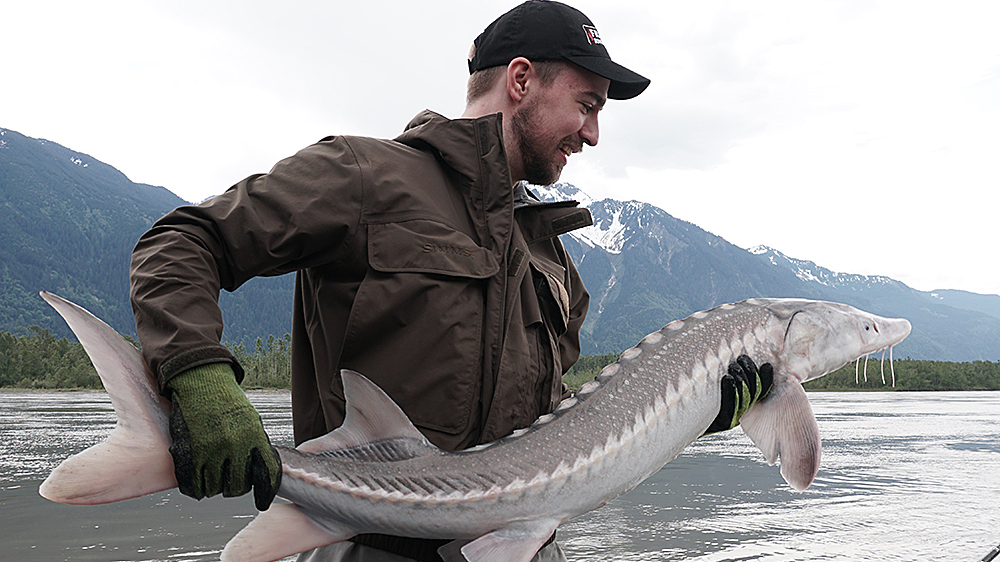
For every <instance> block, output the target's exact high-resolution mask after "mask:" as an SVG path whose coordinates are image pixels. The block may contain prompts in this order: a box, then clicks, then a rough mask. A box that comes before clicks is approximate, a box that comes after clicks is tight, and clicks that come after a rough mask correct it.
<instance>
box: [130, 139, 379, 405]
mask: <svg viewBox="0 0 1000 562" xmlns="http://www.w3.org/2000/svg"><path fill="white" fill-rule="evenodd" d="M361 192H362V175H361V171H360V167H359V166H358V163H357V161H356V159H355V157H354V154H353V152H352V151H351V148H350V145H349V144H348V142H347V141H346V140H345V139H341V138H329V139H324V140H323V141H321V142H320V143H317V144H315V145H312V146H310V147H308V148H305V149H303V150H302V151H301V152H299V153H298V154H296V155H295V156H292V157H291V158H288V159H286V160H283V161H281V162H279V163H278V164H277V165H276V166H275V167H274V168H273V169H272V170H271V171H270V172H269V173H268V174H264V175H255V176H250V177H249V178H247V179H245V180H243V181H242V182H240V183H238V184H236V185H234V186H233V187H231V188H230V189H229V190H227V191H226V192H225V193H223V194H221V195H219V196H216V197H214V198H212V199H209V200H207V201H205V202H204V203H202V204H200V205H197V206H189V207H180V208H178V209H176V210H174V211H172V212H171V213H169V214H167V215H166V216H164V217H163V218H162V219H160V220H159V221H157V222H156V224H154V225H153V227H152V228H151V229H150V230H149V231H148V232H146V233H145V234H144V235H143V236H142V237H141V238H140V239H139V241H138V243H137V244H136V247H135V249H134V250H133V252H132V263H131V270H130V280H131V291H130V297H131V300H132V309H133V313H134V315H135V322H136V329H137V331H138V334H139V340H140V341H141V343H142V352H143V356H144V358H145V359H146V362H147V363H148V364H149V366H150V369H152V371H153V373H155V374H156V376H157V379H158V381H159V383H160V385H161V388H162V385H163V384H164V383H165V382H166V381H167V380H169V379H170V378H171V377H173V376H175V375H177V374H179V373H181V372H183V371H185V370H187V369H190V368H192V367H196V366H198V365H203V364H206V363H213V362H219V361H228V362H230V363H232V364H233V367H234V370H236V372H237V377H238V378H240V379H242V369H241V368H240V367H239V365H238V364H236V361H235V359H234V358H233V356H232V354H231V353H230V352H229V350H228V349H227V348H226V347H225V346H223V345H222V344H221V343H220V340H221V337H222V328H223V323H222V313H221V311H220V309H219V304H218V299H219V291H220V289H226V290H228V291H233V290H235V289H236V288H238V287H239V286H240V285H242V284H243V283H244V282H246V281H247V280H248V279H250V278H252V277H255V276H259V275H281V274H284V273H288V272H291V271H295V270H297V269H301V268H304V267H310V266H314V265H318V264H321V263H329V262H333V261H336V260H337V259H338V256H339V254H341V253H342V252H343V247H344V242H345V240H348V239H350V238H351V237H353V236H354V235H355V234H356V233H357V228H358V223H359V217H360V212H361Z"/></svg>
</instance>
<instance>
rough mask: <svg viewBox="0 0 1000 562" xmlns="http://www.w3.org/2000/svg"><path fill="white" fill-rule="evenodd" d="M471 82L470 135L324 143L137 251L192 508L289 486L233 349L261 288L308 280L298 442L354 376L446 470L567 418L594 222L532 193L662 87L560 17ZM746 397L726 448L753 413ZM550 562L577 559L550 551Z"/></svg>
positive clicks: (572, 15) (379, 554) (352, 552)
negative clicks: (580, 253) (251, 284)
mask: <svg viewBox="0 0 1000 562" xmlns="http://www.w3.org/2000/svg"><path fill="white" fill-rule="evenodd" d="M469 70H470V73H471V77H470V81H469V94H468V105H467V109H466V111H465V113H464V115H463V116H462V118H461V119H457V120H453V121H452V120H448V119H446V118H444V117H441V116H439V115H436V114H433V113H431V112H424V113H422V114H420V115H418V116H417V117H416V118H415V119H414V120H413V121H412V122H411V123H410V124H409V126H408V127H407V129H406V131H405V132H404V133H403V134H402V135H400V136H399V137H397V138H396V139H394V140H391V141H388V140H376V139H370V138H358V137H329V138H326V139H324V140H322V141H321V142H319V143H317V144H316V145H313V146H310V147H307V148H305V149H304V150H302V151H301V152H299V153H298V154H296V155H295V156H293V157H291V158H288V159H286V160H284V161H282V162H280V163H278V164H277V165H276V166H275V167H274V168H273V169H272V170H271V172H270V173H268V174H266V175H255V176H251V177H249V178H247V179H245V180H244V181H242V182H240V183H239V184H237V185H235V186H233V187H232V188H231V189H229V190H228V191H227V192H225V193H224V194H222V195H219V196H218V197H215V198H213V199H211V200H209V201H207V202H205V203H203V204H201V205H199V206H197V207H185V208H181V209H178V210H176V211H174V212H172V213H170V214H168V215H167V216H166V217H164V218H163V219H161V220H160V221H159V222H157V224H155V225H154V226H153V228H152V229H151V230H150V231H149V232H148V233H147V234H145V235H144V236H143V237H142V238H141V239H140V241H139V242H138V244H137V246H136V249H135V251H134V253H133V261H132V301H133V308H134V311H135V317H136V325H137V328H138V331H139V336H140V339H141V341H142V343H143V354H144V356H145V358H146V360H147V362H148V363H149V365H150V367H151V368H152V369H153V372H154V373H156V375H157V376H158V378H159V381H160V383H161V386H162V391H163V393H164V394H165V395H167V396H169V397H170V398H171V400H172V401H173V405H174V408H173V413H172V414H171V434H172V436H173V440H174V444H173V446H172V447H171V453H172V455H173V457H174V464H175V470H176V473H177V477H178V483H179V485H180V489H181V491H182V492H183V493H185V494H187V495H190V496H192V497H195V498H201V497H206V496H211V495H215V494H219V493H222V494H224V495H226V496H232V495H240V494H244V493H247V492H248V491H250V489H251V488H253V491H254V496H255V500H256V503H257V507H258V508H259V509H262V510H263V509H266V508H267V507H268V505H269V504H270V502H271V500H272V499H273V498H274V495H275V492H276V490H277V487H278V485H279V483H280V474H281V472H280V461H279V460H278V457H277V454H276V452H275V451H274V450H273V448H272V447H271V446H270V444H269V442H268V440H267V436H266V435H265V434H264V432H263V428H262V426H261V423H260V420H259V416H258V415H257V413H256V411H254V409H253V407H252V406H251V405H250V403H249V402H248V401H247V400H246V397H245V395H244V394H243V393H242V391H241V389H240V388H239V386H238V384H237V382H238V380H239V379H240V378H241V377H242V370H241V368H240V366H239V365H238V364H237V363H236V361H235V360H234V359H233V357H232V356H231V354H230V353H229V351H228V350H227V349H226V348H225V347H224V346H222V345H221V344H220V343H219V338H220V337H221V333H222V319H221V314H220V312H219V309H218V304H217V299H218V292H219V290H220V289H222V288H224V289H227V290H235V289H236V288H237V287H239V286H240V285H241V284H242V283H243V282H245V281H246V280H248V279H249V278H251V277H254V276H257V275H276V274H283V273H287V272H291V271H295V272H297V277H296V285H295V309H294V325H293V330H292V410H293V424H294V429H295V441H296V443H301V442H303V441H305V440H307V439H311V438H314V437H318V436H320V435H323V434H325V433H327V432H329V431H331V430H333V429H335V428H336V427H338V426H339V425H340V424H341V422H342V421H343V417H344V397H343V396H344V395H343V389H342V386H341V382H340V379H339V374H338V373H339V372H340V370H341V369H343V368H349V369H353V370H355V371H358V372H360V373H363V374H364V375H366V376H367V377H369V378H370V379H371V380H372V381H374V382H375V383H376V384H378V385H379V386H380V387H381V388H382V389H384V390H385V391H386V392H387V393H388V394H389V395H390V396H391V397H392V398H393V399H394V400H395V401H396V402H397V403H398V404H399V405H400V406H401V407H402V408H403V410H404V411H405V412H406V414H407V416H408V417H409V418H410V419H411V420H412V421H413V423H414V425H416V426H417V427H418V428H419V429H420V430H421V431H422V432H423V433H424V434H425V435H426V436H427V437H428V439H429V440H431V441H432V442H433V443H435V444H436V445H438V446H439V447H442V448H444V449H447V450H456V449H462V448H467V447H470V446H473V445H476V444H479V443H484V442H489V441H492V440H495V439H497V438H499V437H502V436H504V435H506V434H509V433H511V432H512V431H513V430H515V429H518V428H521V427H526V426H528V425H530V424H531V422H532V421H534V420H535V419H536V418H537V417H538V416H540V415H542V414H544V413H547V412H549V411H551V410H552V409H553V408H554V407H555V405H557V404H558V403H559V401H560V399H561V398H562V396H563V388H562V384H561V375H562V374H563V373H564V372H565V371H566V370H567V369H568V368H569V367H570V366H571V365H572V364H573V363H574V362H575V361H576V359H577V357H578V356H579V351H580V347H579V331H580V326H581V325H582V323H583V319H584V315H585V314H586V311H587V305H588V300H589V297H588V295H587V292H586V291H585V290H584V288H583V285H582V283H581V281H580V277H579V275H578V274H577V271H576V268H575V267H574V266H573V263H572V262H571V260H570V259H569V257H568V256H567V254H566V251H565V249H564V248H563V247H562V245H561V243H560V242H559V239H558V236H559V235H560V234H563V233H566V232H569V231H571V230H573V229H576V228H580V227H583V226H587V225H589V224H591V223H592V221H591V218H590V215H589V213H588V212H587V211H586V210H585V209H578V208H576V206H575V204H572V203H569V204H567V203H555V204H542V203H540V202H538V201H537V200H536V199H534V198H533V197H532V196H531V195H530V194H528V192H527V191H526V189H525V188H524V185H523V183H520V182H522V180H524V181H528V182H532V183H536V184H550V183H553V182H554V181H555V180H556V179H557V178H558V177H559V175H560V173H561V171H562V168H563V166H565V165H566V162H567V160H568V158H569V157H570V156H571V155H572V154H574V153H577V152H580V151H581V150H582V148H583V146H584V145H591V146H592V145H595V144H597V142H598V136H599V129H598V115H599V113H600V111H601V109H602V108H603V107H604V105H605V102H606V101H607V99H609V98H611V99H628V98H632V97H635V96H637V95H639V94H640V93H641V92H642V91H643V90H644V89H645V88H646V86H647V85H648V84H649V81H648V80H647V79H645V78H643V77H642V76H640V75H638V74H636V73H634V72H632V71H630V70H628V69H626V68H624V67H622V66H620V65H618V64H617V63H614V62H612V60H611V58H610V57H609V56H608V53H607V50H606V49H605V47H604V46H603V45H602V43H601V40H600V36H599V34H598V32H597V29H596V28H595V27H594V25H593V24H592V22H590V20H589V19H587V18H586V16H584V15H583V14H582V13H580V12H579V11H577V10H575V9H573V8H570V7H569V6H566V5H564V4H560V3H557V2H549V1H529V2H526V3H524V4H522V5H520V6H518V7H516V8H514V9H513V10H511V11H510V12H508V13H506V14H504V15H503V16H501V17H500V18H499V19H497V20H496V21H495V22H493V23H492V24H491V25H490V26H489V27H487V28H486V30H485V31H484V32H483V33H482V34H481V35H480V36H479V37H478V38H477V39H476V41H475V43H474V46H473V50H472V52H471V53H470V56H469ZM752 375H753V378H754V379H756V376H755V375H756V373H752ZM731 386H732V389H731V391H730V392H729V393H728V396H729V399H728V400H729V401H728V403H724V405H723V408H722V409H721V410H720V419H722V420H723V422H721V423H720V424H718V425H719V427H718V428H716V429H728V428H730V427H732V426H734V425H735V423H736V422H737V420H738V417H739V415H740V414H741V413H742V411H745V409H746V408H747V407H749V404H750V403H751V402H752V399H753V398H755V397H749V398H744V394H745V392H743V391H744V390H746V389H747V388H751V387H748V386H747V385H746V384H745V383H743V384H742V385H741V386H740V385H736V384H735V383H733V384H732V385H731ZM757 388H761V386H758V387H757ZM736 398H744V399H743V400H742V401H741V400H738V399H736ZM713 427H714V426H713ZM440 544H441V542H440V541H426V540H420V539H410V538H402V537H386V536H373V535H366V536H362V537H358V538H356V539H355V541H354V543H352V544H346V543H345V544H343V545H333V546H332V547H327V548H326V549H320V550H319V551H316V552H314V553H311V554H307V555H305V556H304V558H306V557H308V558H309V559H310V560H406V559H413V560H434V559H437V554H436V549H437V547H438V546H440ZM390 553H395V554H390ZM540 556H541V557H545V558H546V559H560V558H561V553H560V552H559V550H558V546H557V545H555V543H551V544H550V545H548V546H546V547H545V548H544V549H543V551H542V552H541V553H540ZM401 557H402V558H401Z"/></svg>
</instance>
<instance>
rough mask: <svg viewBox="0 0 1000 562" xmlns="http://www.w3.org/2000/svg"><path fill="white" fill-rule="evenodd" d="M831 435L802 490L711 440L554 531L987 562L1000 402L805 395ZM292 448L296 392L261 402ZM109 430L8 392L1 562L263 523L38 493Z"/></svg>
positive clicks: (743, 447) (98, 410)
mask: <svg viewBox="0 0 1000 562" xmlns="http://www.w3.org/2000/svg"><path fill="white" fill-rule="evenodd" d="M809 397H810V401H811V402H812V404H813V409H814V411H815V413H816V418H817V420H818V422H819V427H820V434H821V435H822V437H823V445H824V449H823V460H822V465H821V468H820V472H819V475H818V477H817V479H816V482H815V483H814V484H813V485H812V487H811V488H809V490H807V491H805V492H802V493H797V492H794V491H792V490H791V489H790V488H789V487H788V486H787V485H786V484H785V483H784V482H783V481H782V479H781V476H780V475H779V473H778V469H777V467H771V466H767V464H765V463H764V462H763V460H762V456H761V454H760V452H759V451H757V449H756V448H755V447H754V446H753V444H752V443H750V441H749V439H747V438H746V436H744V435H743V434H742V432H740V431H739V430H736V431H730V432H727V433H725V434H721V435H714V436H711V437H707V438H703V439H701V440H699V441H697V442H696V443H694V444H693V445H692V446H690V447H688V449H687V450H686V451H685V452H684V453H683V454H682V455H681V456H680V457H678V458H677V459H676V460H674V461H673V462H671V463H669V464H668V465H667V466H666V467H664V468H663V469H662V470H661V471H659V472H658V473H657V474H655V475H653V476H652V477H651V478H649V479H648V480H646V481H645V482H644V483H642V484H641V485H640V486H639V487H637V488H636V489H635V490H633V491H632V492H630V493H628V494H626V495H624V496H622V497H620V498H618V499H616V500H614V501H612V502H610V503H608V504H607V505H606V506H604V507H603V508H601V509H598V510H596V511H592V512H590V513H588V514H585V515H582V516H580V517H578V518H576V519H574V520H572V521H570V522H568V523H567V524H565V525H563V526H562V527H560V529H559V540H560V543H561V544H562V545H563V548H564V550H565V551H566V554H567V557H568V558H569V559H570V560H571V561H609V560H614V561H623V562H639V561H660V560H686V561H687V560H694V561H698V562H721V561H745V560H746V561H750V560H753V561H765V562H779V561H780V562H795V561H818V560H833V561H868V560H871V561H875V560H878V561H893V560H899V561H916V560H921V561H923V560H949V561H970V562H974V561H980V560H982V559H983V557H984V556H985V555H986V554H987V553H989V552H990V550H991V549H992V548H993V547H994V546H996V545H997V543H1000V392H935V393H905V392H856V393H810V395H809ZM251 400H252V401H253V403H254V404H255V405H256V406H257V408H258V410H259V411H260V413H261V415H262V417H263V419H264V423H265V426H266V427H267V430H268V433H269V434H270V435H271V437H272V441H273V442H275V443H276V444H284V445H290V444H291V441H292V437H291V412H290V406H289V396H288V393H287V392H254V393H251ZM113 425H114V413H113V411H112V410H111V404H110V401H109V400H108V398H107V396H106V395H105V394H103V393H98V392H3V393H0V536H2V537H3V543H2V545H3V546H2V547H0V560H12V561H14V560H16V561H22V562H35V561H38V562H41V561H45V562H49V561H61V560H74V561H76V560H80V561H112V560H115V561H118V560H120V561H129V562H135V561H169V562H186V561H191V562H194V561H198V562H200V561H207V560H218V556H219V552H220V551H221V548H222V546H223V545H224V544H225V542H226V541H227V540H229V538H230V537H232V536H233V535H234V534H235V533H236V532H237V531H238V530H239V529H240V528H242V527H243V526H244V525H246V523H248V522H249V521H250V519H251V518H252V517H253V515H254V514H255V513H256V512H255V510H254V507H253V503H252V501H251V500H250V499H249V498H248V497H241V498H235V499H222V498H211V499H207V500H203V501H201V502H196V501H194V500H191V499H189V498H187V497H184V496H181V495H180V494H179V493H178V492H177V491H176V490H174V491H170V492H164V493H160V494H154V495H151V496H147V497H145V498H137V499H134V500H128V501H125V502H120V503H117V504H111V505H105V506H93V507H85V506H66V505H60V504H55V503H51V502H48V501H46V500H44V499H42V498H41V497H40V496H39V495H38V485H39V483H40V482H41V480H42V479H43V478H44V477H45V476H46V475H47V474H48V472H49V471H50V470H52V469H53V468H54V467H55V466H56V465H57V464H58V463H59V461H61V460H62V459H63V458H65V457H66V456H68V455H69V454H72V453H75V452H78V451H80V450H82V449H83V448H85V447H87V446H89V445H91V444H93V443H95V442H97V441H99V440H102V439H103V438H104V437H106V436H107V434H108V433H109V432H110V431H111V428H112V426H113Z"/></svg>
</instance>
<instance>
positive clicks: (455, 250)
mask: <svg viewBox="0 0 1000 562" xmlns="http://www.w3.org/2000/svg"><path fill="white" fill-rule="evenodd" d="M431 252H438V253H441V254H455V255H456V256H465V257H469V256H471V255H472V250H470V249H469V248H463V247H461V246H446V245H444V244H424V253H425V254H429V253H431Z"/></svg>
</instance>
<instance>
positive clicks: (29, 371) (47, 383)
mask: <svg viewBox="0 0 1000 562" xmlns="http://www.w3.org/2000/svg"><path fill="white" fill-rule="evenodd" d="M0 388H37V389H54V388H70V389H75V388H92V389H97V388H103V387H102V386H101V379H99V378H98V377H97V371H95V370H94V367H93V365H91V364H90V359H89V358H88V357H87V353H86V352H84V351H83V346H82V345H80V344H78V343H75V342H70V341H69V340H66V339H65V338H61V339H56V337H55V336H53V335H52V334H50V333H49V331H48V330H44V329H42V328H39V327H38V326H32V327H31V328H29V329H28V331H27V333H26V334H20V335H16V334H11V333H8V332H0Z"/></svg>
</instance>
